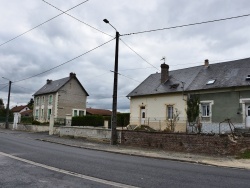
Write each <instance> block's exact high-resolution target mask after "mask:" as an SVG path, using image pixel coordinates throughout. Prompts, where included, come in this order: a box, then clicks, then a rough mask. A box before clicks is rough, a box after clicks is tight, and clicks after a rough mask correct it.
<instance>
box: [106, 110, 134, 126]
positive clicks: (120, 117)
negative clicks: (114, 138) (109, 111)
mask: <svg viewBox="0 0 250 188" xmlns="http://www.w3.org/2000/svg"><path fill="white" fill-rule="evenodd" d="M129 119H130V113H118V114H117V127H126V126H127V125H129ZM104 120H106V121H108V122H109V124H108V125H109V126H108V127H109V128H111V123H112V120H111V117H110V116H106V117H104Z"/></svg>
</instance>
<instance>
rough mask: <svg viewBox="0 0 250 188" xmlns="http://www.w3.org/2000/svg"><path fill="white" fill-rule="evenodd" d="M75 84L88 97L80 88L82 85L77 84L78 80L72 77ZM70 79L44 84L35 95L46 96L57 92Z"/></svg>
mask: <svg viewBox="0 0 250 188" xmlns="http://www.w3.org/2000/svg"><path fill="white" fill-rule="evenodd" d="M74 78H75V79H76V80H77V82H78V83H79V84H80V86H81V87H82V89H83V91H84V92H85V93H86V95H87V96H88V95H89V94H88V93H87V91H86V90H85V89H84V87H83V86H82V84H81V83H80V82H79V80H78V79H77V78H76V77H74ZM70 79H72V78H70V77H66V78H62V79H59V80H53V81H51V82H50V83H46V84H45V85H44V86H43V87H42V88H40V89H39V90H38V91H37V92H36V93H35V94H34V96H36V95H42V94H48V93H55V92H57V91H58V90H59V89H60V88H61V87H63V86H64V85H65V84H66V83H67V82H68V81H70Z"/></svg>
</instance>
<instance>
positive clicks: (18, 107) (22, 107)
mask: <svg viewBox="0 0 250 188" xmlns="http://www.w3.org/2000/svg"><path fill="white" fill-rule="evenodd" d="M26 107H27V105H25V106H23V105H21V106H15V107H13V108H12V109H11V111H12V112H20V111H21V110H22V109H24V108H26Z"/></svg>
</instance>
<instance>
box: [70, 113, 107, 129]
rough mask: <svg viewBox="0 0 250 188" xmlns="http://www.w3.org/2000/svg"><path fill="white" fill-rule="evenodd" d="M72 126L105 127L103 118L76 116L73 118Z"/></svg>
mask: <svg viewBox="0 0 250 188" xmlns="http://www.w3.org/2000/svg"><path fill="white" fill-rule="evenodd" d="M71 126H94V127H102V126H104V118H103V117H102V116H92V115H91V116H88V115H87V116H76V117H72V123H71Z"/></svg>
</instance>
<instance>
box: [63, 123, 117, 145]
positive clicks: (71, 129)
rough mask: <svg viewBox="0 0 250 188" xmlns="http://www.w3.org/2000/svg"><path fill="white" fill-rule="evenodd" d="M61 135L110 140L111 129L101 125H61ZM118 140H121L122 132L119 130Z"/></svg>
mask: <svg viewBox="0 0 250 188" xmlns="http://www.w3.org/2000/svg"><path fill="white" fill-rule="evenodd" d="M59 132H60V133H59V136H60V137H63V136H70V137H74V138H87V139H95V140H101V141H107V142H109V141H110V138H111V130H110V129H106V128H99V127H86V126H84V127H83V126H64V127H60V130H59ZM117 136H118V142H119V143H120V142H121V132H120V131H117Z"/></svg>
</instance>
